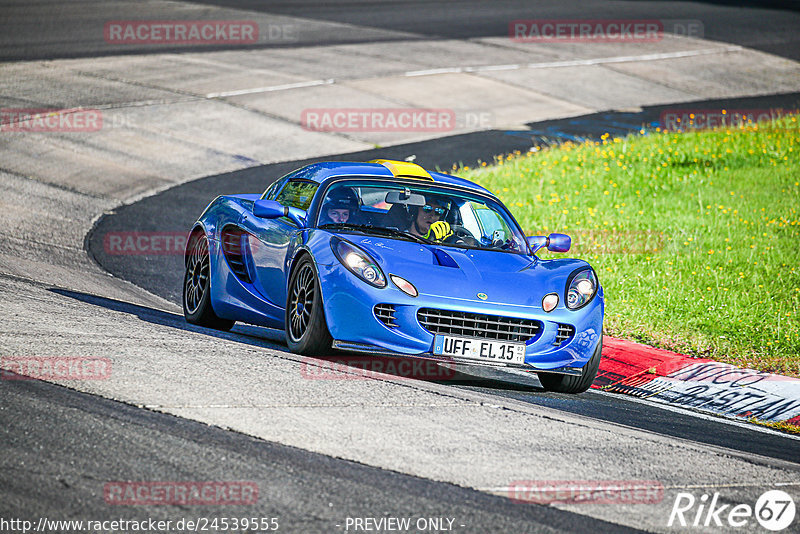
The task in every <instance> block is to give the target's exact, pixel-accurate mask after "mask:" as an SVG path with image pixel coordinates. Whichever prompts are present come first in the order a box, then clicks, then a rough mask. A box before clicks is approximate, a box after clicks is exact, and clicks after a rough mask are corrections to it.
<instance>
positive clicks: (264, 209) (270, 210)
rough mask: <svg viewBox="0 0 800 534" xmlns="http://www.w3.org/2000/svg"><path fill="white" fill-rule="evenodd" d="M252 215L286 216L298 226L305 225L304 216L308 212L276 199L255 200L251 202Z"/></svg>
mask: <svg viewBox="0 0 800 534" xmlns="http://www.w3.org/2000/svg"><path fill="white" fill-rule="evenodd" d="M253 215H255V216H256V217H259V218H261V219H278V218H280V217H288V218H289V219H290V220H291V221H292V222H293V223H295V224H296V225H297V226H298V227H299V228H305V227H306V217H307V216H308V214H307V213H306V211H305V210H301V209H300V208H293V207H291V206H284V205H283V204H281V203H280V202H278V201H277V200H262V199H259V200H256V201H255V202H253Z"/></svg>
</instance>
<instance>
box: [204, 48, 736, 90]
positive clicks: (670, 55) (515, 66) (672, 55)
mask: <svg viewBox="0 0 800 534" xmlns="http://www.w3.org/2000/svg"><path fill="white" fill-rule="evenodd" d="M739 50H742V47H741V46H735V45H732V46H726V47H723V48H704V49H701V50H684V51H681V52H663V53H660V54H643V55H641V56H614V57H600V58H594V59H571V60H567V61H549V62H544V63H528V64H527V65H524V64H519V63H512V64H507V65H480V66H477V67H443V68H437V69H426V70H412V71H407V72H404V73H403V74H402V76H406V77H409V78H413V77H416V76H432V75H436V74H460V73H465V72H468V73H472V72H496V71H503V70H521V69H552V68H560V67H585V66H590V65H608V64H612V63H630V62H635V61H657V60H660V59H677V58H683V57H695V56H705V55H709V54H724V53H727V52H737V51H739ZM334 83H336V80H335V79H334V78H328V79H326V80H309V81H307V82H297V83H287V84H283V85H269V86H266V87H254V88H252V89H240V90H238V91H223V92H220V93H208V94H207V95H205V97H206V98H226V97H229V96H241V95H252V94H257V93H271V92H274V91H287V90H290V89H301V88H303V87H316V86H320V85H331V84H334Z"/></svg>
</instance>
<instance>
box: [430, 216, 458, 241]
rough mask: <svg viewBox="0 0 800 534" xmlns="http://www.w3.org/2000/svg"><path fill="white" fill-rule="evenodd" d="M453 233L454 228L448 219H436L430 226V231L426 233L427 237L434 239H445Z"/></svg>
mask: <svg viewBox="0 0 800 534" xmlns="http://www.w3.org/2000/svg"><path fill="white" fill-rule="evenodd" d="M451 235H453V230H452V229H451V228H450V224H449V223H447V222H446V221H436V222H435V223H433V224H432V225H431V227H430V228H428V233H427V234H425V239H432V240H434V241H443V240H445V239H447V238H448V237H450V236H451Z"/></svg>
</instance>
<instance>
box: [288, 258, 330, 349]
mask: <svg viewBox="0 0 800 534" xmlns="http://www.w3.org/2000/svg"><path fill="white" fill-rule="evenodd" d="M332 343H333V338H332V337H331V334H330V332H329V331H328V324H327V322H326V321H325V310H324V309H323V307H322V291H320V285H319V275H318V274H317V268H316V266H315V265H314V262H313V261H312V259H311V256H304V257H303V258H302V259H301V260H300V262H299V263H298V264H297V267H295V269H294V271H292V277H291V281H290V282H289V292H288V294H287V295H286V344H287V345H288V346H289V350H291V351H292V352H294V353H295V354H303V355H306V356H312V355H322V354H324V353H325V352H327V351H330V350H331V344H332Z"/></svg>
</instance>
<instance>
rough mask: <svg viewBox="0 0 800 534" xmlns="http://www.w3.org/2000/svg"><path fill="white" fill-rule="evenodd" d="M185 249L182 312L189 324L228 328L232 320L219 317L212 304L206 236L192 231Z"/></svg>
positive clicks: (209, 261) (209, 257)
mask: <svg viewBox="0 0 800 534" xmlns="http://www.w3.org/2000/svg"><path fill="white" fill-rule="evenodd" d="M186 250H187V252H186V272H185V273H184V275H183V299H182V300H183V316H184V317H186V321H187V322H189V323H191V324H196V325H198V326H205V327H208V328H214V329H216V330H226V331H227V330H230V329H231V328H233V325H234V323H235V321H231V320H228V319H222V318H220V317H218V316H217V314H216V313H214V309H213V308H212V307H211V255H210V254H209V251H208V238H207V237H206V236H205V235H204V234H202V233H195V234H193V235H192V237H191V238H189V244H188V246H187V247H186Z"/></svg>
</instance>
